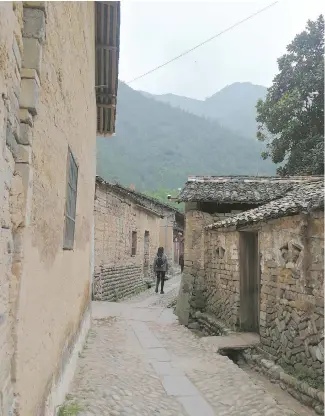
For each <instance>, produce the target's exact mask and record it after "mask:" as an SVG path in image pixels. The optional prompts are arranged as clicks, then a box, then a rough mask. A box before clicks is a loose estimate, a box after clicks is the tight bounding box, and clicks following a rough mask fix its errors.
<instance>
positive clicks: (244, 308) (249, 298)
mask: <svg viewBox="0 0 325 416" xmlns="http://www.w3.org/2000/svg"><path fill="white" fill-rule="evenodd" d="M239 243H240V244H239V255H240V264H239V267H240V326H241V330H243V331H248V332H256V333H259V308H260V295H259V292H260V265H259V254H258V253H259V249H258V234H257V233H254V232H241V233H240V240H239Z"/></svg>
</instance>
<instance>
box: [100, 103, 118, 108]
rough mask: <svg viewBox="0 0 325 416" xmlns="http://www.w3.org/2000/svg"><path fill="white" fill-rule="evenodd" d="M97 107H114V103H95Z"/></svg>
mask: <svg viewBox="0 0 325 416" xmlns="http://www.w3.org/2000/svg"><path fill="white" fill-rule="evenodd" d="M97 107H101V108H115V104H101V103H99V104H97Z"/></svg>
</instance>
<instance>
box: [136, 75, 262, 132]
mask: <svg viewBox="0 0 325 416" xmlns="http://www.w3.org/2000/svg"><path fill="white" fill-rule="evenodd" d="M266 91H267V89H266V87H262V86H261V85H254V84H251V83H250V82H235V83H234V84H231V85H228V86H227V87H225V88H223V89H222V90H220V91H219V92H217V93H216V94H214V95H212V96H211V97H208V98H206V99H205V100H204V101H203V100H196V99H193V98H188V97H182V96H179V95H174V94H163V95H152V94H149V93H147V92H143V91H141V92H142V94H144V95H145V96H146V97H151V98H154V99H155V100H158V101H162V102H164V103H167V104H170V105H171V106H172V107H175V108H180V109H182V110H185V111H187V112H189V113H192V114H195V115H197V116H200V117H205V118H212V119H214V120H217V121H218V122H219V124H221V125H222V126H223V127H226V128H227V129H230V130H234V131H236V132H237V133H240V135H242V136H247V137H251V138H253V139H255V138H256V131H257V125H256V120H255V119H256V108H255V106H256V103H257V101H258V100H259V99H264V98H265V96H266Z"/></svg>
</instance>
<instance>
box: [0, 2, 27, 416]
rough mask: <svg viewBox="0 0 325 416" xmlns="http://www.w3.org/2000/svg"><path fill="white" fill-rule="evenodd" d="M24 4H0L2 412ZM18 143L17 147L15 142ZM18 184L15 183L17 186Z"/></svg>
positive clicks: (2, 410)
mask: <svg viewBox="0 0 325 416" xmlns="http://www.w3.org/2000/svg"><path fill="white" fill-rule="evenodd" d="M22 11H23V9H22V4H19V3H17V4H13V3H12V2H1V3H0V22H1V23H0V144H1V147H0V414H1V415H7V414H9V411H10V410H11V408H12V405H13V399H14V396H13V393H14V388H13V384H12V373H11V361H12V359H13V351H14V339H13V332H12V328H13V324H14V320H13V315H12V309H13V304H14V303H15V300H16V297H15V296H16V290H15V280H14V276H13V275H12V272H11V268H12V261H13V256H14V243H13V232H14V229H15V228H16V221H15V219H16V215H15V214H16V213H15V209H16V207H17V204H16V202H17V200H16V193H15V192H16V187H17V185H18V187H19V184H20V185H21V180H20V177H18V176H17V175H15V160H14V154H13V153H14V151H15V150H16V151H17V150H18V149H17V144H16V139H15V137H14V136H16V137H17V136H18V135H19V101H18V100H19V95H20V68H21V53H22V35H21V28H22ZM14 144H15V149H13V145H14ZM15 184H16V186H15Z"/></svg>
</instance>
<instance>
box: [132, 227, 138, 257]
mask: <svg viewBox="0 0 325 416" xmlns="http://www.w3.org/2000/svg"><path fill="white" fill-rule="evenodd" d="M137 238H138V234H137V232H136V231H132V246H131V256H135V255H136V254H137Z"/></svg>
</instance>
